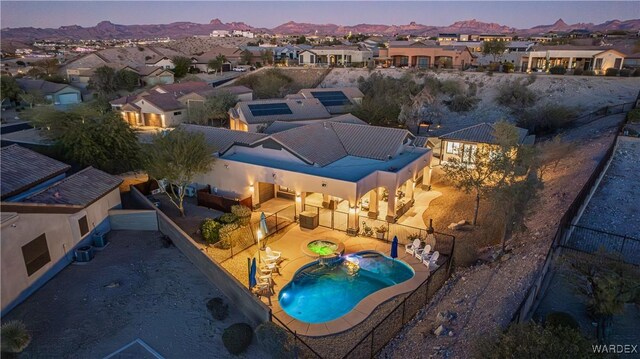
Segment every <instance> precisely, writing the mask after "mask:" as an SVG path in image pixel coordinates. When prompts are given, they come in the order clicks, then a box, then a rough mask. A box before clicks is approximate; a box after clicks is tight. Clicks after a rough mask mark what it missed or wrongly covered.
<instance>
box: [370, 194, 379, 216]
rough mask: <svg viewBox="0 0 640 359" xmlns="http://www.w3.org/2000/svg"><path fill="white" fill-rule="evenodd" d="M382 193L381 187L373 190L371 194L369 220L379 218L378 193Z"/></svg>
mask: <svg viewBox="0 0 640 359" xmlns="http://www.w3.org/2000/svg"><path fill="white" fill-rule="evenodd" d="M379 191H380V187H376V188H374V189H373V190H371V194H369V213H368V216H369V218H378V197H379V196H378V194H379V193H378V192H379Z"/></svg>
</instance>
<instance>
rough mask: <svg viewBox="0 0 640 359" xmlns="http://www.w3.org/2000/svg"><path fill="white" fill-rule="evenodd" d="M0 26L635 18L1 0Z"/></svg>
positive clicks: (386, 7)
mask: <svg viewBox="0 0 640 359" xmlns="http://www.w3.org/2000/svg"><path fill="white" fill-rule="evenodd" d="M0 9H1V10H2V15H1V22H2V23H1V24H0V26H1V27H2V28H6V27H22V26H33V27H55V28H57V27H59V26H62V25H81V26H93V25H95V24H97V23H98V22H100V21H102V20H109V21H111V22H113V23H116V24H166V23H171V22H176V21H191V22H197V23H208V22H209V21H210V20H211V19H214V18H219V19H220V20H222V21H223V22H232V21H238V22H239V21H243V22H245V23H247V24H249V25H251V26H255V27H274V26H277V25H280V24H282V23H285V22H287V21H291V20H293V21H296V22H312V23H334V24H340V25H355V24H358V23H370V24H374V23H377V24H407V23H409V22H411V21H415V22H417V23H421V24H426V25H449V24H451V23H453V22H455V21H458V20H469V19H477V20H479V21H483V22H496V23H500V24H502V25H507V26H511V27H516V28H527V27H531V26H535V25H542V24H551V23H553V22H555V21H556V20H557V19H558V18H562V19H563V20H564V21H565V22H567V23H569V24H572V23H577V22H593V23H602V22H604V21H607V20H612V19H619V20H629V19H636V18H640V5H639V3H638V2H637V1H627V2H619V1H597V2H596V1H589V2H577V1H561V2H556V1H544V2H543V1H539V2H514V1H509V2H507V1H499V2H495V1H494V2H481V1H466V2H400V1H384V2H367V3H365V2H331V1H298V2H272V1H263V2H255V1H251V2H249V1H242V2H229V1H226V2H199V1H195V2H194V1H190V2H186V1H184V2H181V1H171V2H169V1H166V2H164V1H160V2H158V1H153V2H152V1H124V2H119V1H101V2H87V1H64V2H56V1H47V2H38V1H4V0H3V1H2V2H1V3H0Z"/></svg>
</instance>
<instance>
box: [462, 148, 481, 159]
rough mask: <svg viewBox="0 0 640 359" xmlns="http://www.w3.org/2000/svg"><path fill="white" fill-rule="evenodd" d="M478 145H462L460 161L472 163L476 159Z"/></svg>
mask: <svg viewBox="0 0 640 359" xmlns="http://www.w3.org/2000/svg"><path fill="white" fill-rule="evenodd" d="M477 150H478V146H476V145H468V144H467V145H464V146H463V147H462V162H464V163H472V162H473V161H475V159H476V151H477Z"/></svg>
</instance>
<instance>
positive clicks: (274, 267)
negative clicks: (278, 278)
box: [262, 258, 280, 274]
mask: <svg viewBox="0 0 640 359" xmlns="http://www.w3.org/2000/svg"><path fill="white" fill-rule="evenodd" d="M262 265H263V267H265V268H266V269H268V270H270V271H271V272H272V273H273V272H275V273H278V274H280V268H278V263H276V262H274V261H273V260H266V259H264V258H263V259H262Z"/></svg>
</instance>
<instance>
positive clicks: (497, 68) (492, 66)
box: [487, 62, 500, 72]
mask: <svg viewBox="0 0 640 359" xmlns="http://www.w3.org/2000/svg"><path fill="white" fill-rule="evenodd" d="M487 71H490V72H498V71H500V63H499V62H492V63H490V64H489V65H488V66H487Z"/></svg>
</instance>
